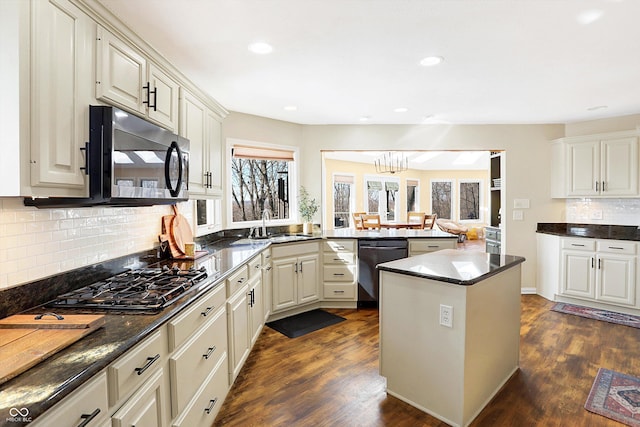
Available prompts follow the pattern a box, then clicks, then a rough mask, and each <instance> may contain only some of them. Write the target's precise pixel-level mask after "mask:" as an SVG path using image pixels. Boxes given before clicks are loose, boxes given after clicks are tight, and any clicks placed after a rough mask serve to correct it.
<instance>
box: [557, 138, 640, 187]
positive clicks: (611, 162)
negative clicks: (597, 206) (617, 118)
mask: <svg viewBox="0 0 640 427" xmlns="http://www.w3.org/2000/svg"><path fill="white" fill-rule="evenodd" d="M553 144H554V145H553V148H552V156H553V159H552V177H553V178H554V179H553V180H552V186H553V187H552V191H551V194H552V196H553V197H637V196H638V195H639V194H640V193H639V187H638V179H639V175H638V163H639V162H638V136H637V133H636V132H635V131H633V132H617V133H611V134H600V135H591V136H581V137H571V138H563V139H560V140H557V141H554V143H553ZM563 183H564V184H563Z"/></svg>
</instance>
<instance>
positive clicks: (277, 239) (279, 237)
mask: <svg viewBox="0 0 640 427" xmlns="http://www.w3.org/2000/svg"><path fill="white" fill-rule="evenodd" d="M310 237H313V236H312V235H310V234H294V233H281V234H272V235H269V236H261V237H250V238H249V237H247V238H242V239H239V240H236V241H235V242H233V243H232V245H253V244H256V243H260V242H273V243H283V242H295V241H296V240H305V239H308V238H310Z"/></svg>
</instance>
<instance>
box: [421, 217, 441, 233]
mask: <svg viewBox="0 0 640 427" xmlns="http://www.w3.org/2000/svg"><path fill="white" fill-rule="evenodd" d="M436 219H438V214H430V215H425V216H424V229H425V230H431V229H433V226H434V225H435V223H436Z"/></svg>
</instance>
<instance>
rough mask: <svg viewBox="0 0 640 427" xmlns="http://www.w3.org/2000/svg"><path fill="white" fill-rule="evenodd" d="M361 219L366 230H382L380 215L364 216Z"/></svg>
mask: <svg viewBox="0 0 640 427" xmlns="http://www.w3.org/2000/svg"><path fill="white" fill-rule="evenodd" d="M361 218H362V228H363V229H364V230H380V215H377V214H376V215H362V216H361Z"/></svg>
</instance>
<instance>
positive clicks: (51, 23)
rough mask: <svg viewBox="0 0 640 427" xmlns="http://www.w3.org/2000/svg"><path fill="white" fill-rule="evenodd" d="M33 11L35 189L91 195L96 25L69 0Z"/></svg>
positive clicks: (52, 0) (32, 166) (36, 6)
mask: <svg viewBox="0 0 640 427" xmlns="http://www.w3.org/2000/svg"><path fill="white" fill-rule="evenodd" d="M32 7H33V9H32V10H33V15H32V19H33V21H32V24H33V25H32V34H31V37H32V46H31V61H32V63H31V70H32V72H31V114H30V122H31V159H30V169H31V183H30V185H31V188H32V192H33V194H34V195H39V194H41V195H47V196H68V197H86V196H88V179H87V177H86V175H85V173H84V170H83V169H82V168H83V167H84V166H85V155H84V152H83V151H82V148H84V144H85V141H88V140H89V105H90V104H91V102H92V99H93V97H92V94H93V82H92V78H91V76H92V75H93V68H92V67H93V63H94V58H95V56H94V50H93V46H94V42H93V41H94V39H95V24H93V22H92V21H91V19H90V18H89V17H88V16H87V15H85V14H84V13H83V12H82V11H81V10H80V9H78V8H77V7H76V6H75V5H73V4H72V3H71V2H69V1H68V0H50V1H37V2H33V3H32Z"/></svg>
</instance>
